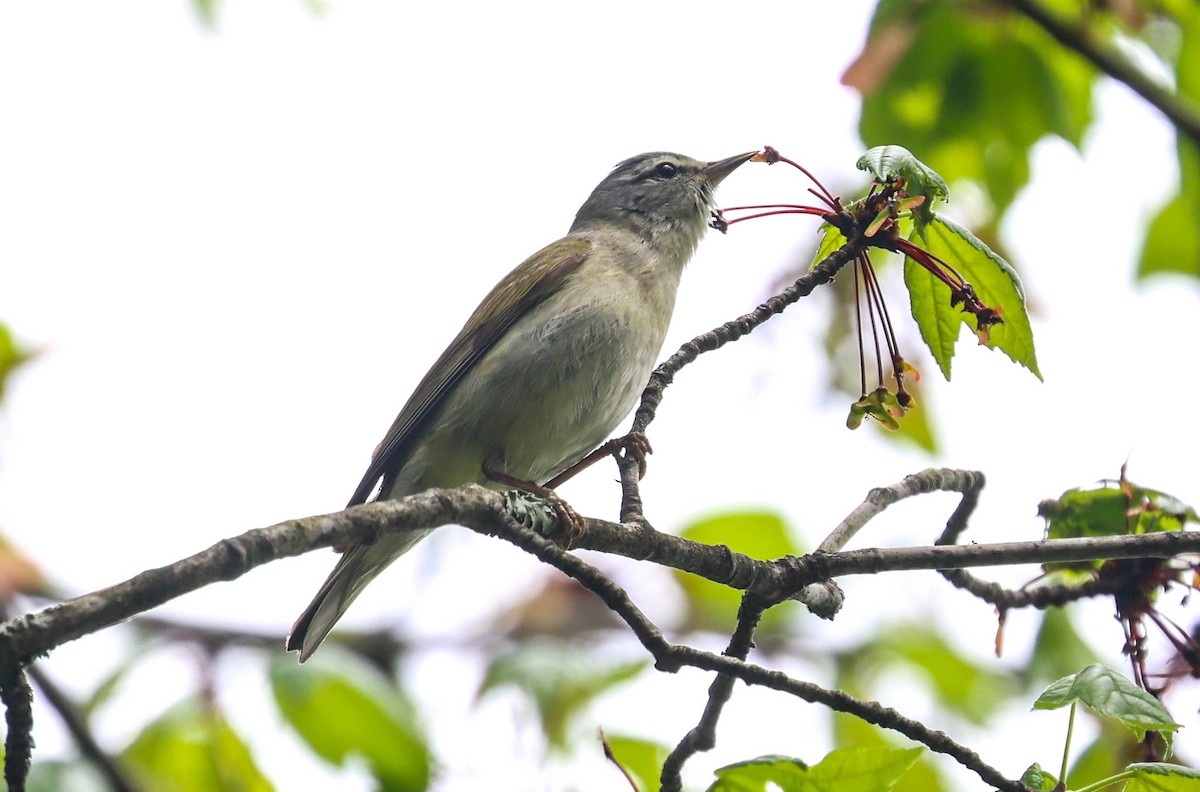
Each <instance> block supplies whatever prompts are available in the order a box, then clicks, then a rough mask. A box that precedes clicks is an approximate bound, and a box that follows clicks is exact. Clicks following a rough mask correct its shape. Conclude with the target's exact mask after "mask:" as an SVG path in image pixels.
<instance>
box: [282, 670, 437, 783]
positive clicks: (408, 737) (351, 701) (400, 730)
mask: <svg viewBox="0 0 1200 792" xmlns="http://www.w3.org/2000/svg"><path fill="white" fill-rule="evenodd" d="M326 652H327V654H326V656H325V660H326V662H328V660H329V658H331V657H333V656H334V655H337V654H338V653H337V652H336V651H335V652H330V651H329V650H328V649H327V650H326ZM271 690H272V692H273V693H274V695H275V703H276V705H277V706H278V707H279V711H280V713H281V714H282V715H283V717H284V719H285V720H286V721H287V722H288V723H289V724H290V725H291V726H292V728H294V729H295V730H296V733H297V734H299V735H300V737H301V739H303V740H304V741H305V742H306V743H308V745H309V747H310V748H312V749H313V751H314V752H315V753H316V754H317V755H318V756H320V757H321V758H323V759H325V760H326V761H328V762H331V763H333V764H335V765H338V766H343V765H344V764H345V763H346V760H347V758H349V757H350V756H358V757H361V758H362V759H364V760H365V761H366V763H367V766H368V767H369V768H370V771H371V773H372V774H373V775H374V776H375V779H376V780H377V781H378V782H379V788H380V789H382V790H387V792H422V790H425V789H427V788H428V786H429V772H430V755H429V748H428V746H427V745H426V742H425V738H424V736H423V735H422V733H421V731H420V729H419V727H418V725H417V723H416V717H415V714H414V712H413V708H412V705H411V704H410V703H409V702H408V700H407V699H406V698H405V697H404V695H403V694H402V693H401V692H400V690H399V689H397V688H396V687H395V686H394V685H392V684H390V683H389V682H388V681H387V680H385V679H384V678H383V677H381V676H380V675H379V673H378V672H377V671H375V670H374V669H373V668H371V667H369V666H367V665H365V664H362V663H358V662H353V661H351V660H350V659H349V658H348V657H347V656H345V655H339V656H338V666H337V670H336V671H334V670H332V667H327V666H321V665H316V664H313V663H308V664H306V665H303V666H301V665H299V664H297V663H296V662H295V661H294V660H293V659H292V658H291V657H279V658H278V659H276V660H275V661H274V662H272V663H271Z"/></svg>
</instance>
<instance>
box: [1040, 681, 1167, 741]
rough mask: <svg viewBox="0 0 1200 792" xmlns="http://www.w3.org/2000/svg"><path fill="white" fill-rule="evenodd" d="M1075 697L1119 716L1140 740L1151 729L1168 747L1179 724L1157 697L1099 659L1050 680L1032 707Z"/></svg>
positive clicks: (1061, 703) (1064, 702) (1063, 702)
mask: <svg viewBox="0 0 1200 792" xmlns="http://www.w3.org/2000/svg"><path fill="white" fill-rule="evenodd" d="M1076 701H1079V702H1082V703H1083V704H1086V705H1087V706H1088V707H1089V708H1091V709H1092V710H1093V711H1094V712H1096V713H1098V714H1100V715H1105V716H1107V717H1110V718H1115V719H1117V720H1118V721H1120V722H1121V723H1123V724H1125V726H1126V727H1128V728H1129V730H1130V731H1132V732H1133V734H1134V736H1135V737H1137V739H1139V740H1140V739H1142V738H1143V737H1145V736H1146V732H1148V731H1156V732H1159V733H1161V734H1162V736H1163V738H1164V739H1165V740H1166V741H1167V746H1168V748H1169V747H1170V744H1171V737H1172V735H1173V734H1174V732H1175V731H1176V730H1177V729H1179V728H1180V724H1178V723H1176V722H1175V720H1174V718H1172V717H1171V713H1169V712H1167V708H1166V707H1164V706H1163V705H1162V703H1161V702H1160V701H1159V700H1158V699H1156V698H1154V696H1152V695H1150V694H1149V693H1147V692H1146V691H1145V690H1142V689H1141V688H1140V687H1138V686H1137V685H1135V684H1134V683H1133V682H1131V681H1130V680H1129V679H1127V678H1125V677H1124V676H1122V675H1121V674H1118V673H1117V672H1116V671H1113V670H1112V669H1111V668H1106V667H1104V666H1102V665H1100V664H1099V663H1093V664H1092V665H1090V666H1088V667H1087V668H1085V669H1083V670H1082V671H1080V672H1079V673H1078V674H1072V675H1071V676H1067V677H1063V678H1062V679H1060V680H1058V681H1057V682H1054V683H1053V684H1051V685H1050V687H1048V688H1046V690H1045V691H1043V692H1042V695H1040V696H1038V698H1037V701H1035V702H1034V703H1033V708H1034V709H1058V708H1060V707H1065V706H1067V705H1069V704H1071V703H1073V702H1076Z"/></svg>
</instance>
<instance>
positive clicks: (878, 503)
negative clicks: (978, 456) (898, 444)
mask: <svg viewBox="0 0 1200 792" xmlns="http://www.w3.org/2000/svg"><path fill="white" fill-rule="evenodd" d="M985 483H986V480H985V479H984V476H983V474H982V473H980V472H978V471H973V470H950V469H946V468H941V469H937V470H924V471H922V472H920V473H914V474H912V475H910V476H905V477H904V480H903V481H900V482H899V483H897V484H892V485H891V486H889V487H876V488H875V489H873V490H871V491H870V492H869V493H867V497H866V500H864V501H863V502H862V505H860V506H858V507H857V508H856V509H855V510H854V511H852V512H850V514H849V515H847V516H846V519H844V520H842V521H841V522H840V523H839V524H838V526H837V527H836V528H834V529H833V531H831V532H830V534H829V536H827V537H825V541H823V542H821V544H820V545H818V546H817V551H818V552H821V553H836V552H837V551H838V550H841V549H842V548H843V547H845V546H846V544H847V543H848V542H849V541H850V540H851V539H852V538H854V535H855V534H857V533H858V532H859V530H860V529H861V528H862V527H863V526H864V525H866V524H867V523H868V522H870V521H871V519H873V518H874V517H875V516H876V515H878V514H879V513H880V512H882V511H883V510H884V509H887V508H888V507H889V506H891V505H893V504H895V503H897V502H898V501H902V500H904V499H905V498H911V497H913V496H915V495H924V494H926V493H929V492H960V493H962V496H963V499H962V501H961V503H960V506H959V510H956V511H955V517H952V518H951V519H952V520H954V521H955V525H958V526H960V527H959V532H960V533H961V532H962V531H963V530H965V528H966V518H967V517H969V516H970V514H971V512H972V511H974V509H975V504H976V503H977V502H978V500H979V493H980V492H982V491H983V487H984V484H985ZM962 504H969V507H967V510H966V512H965V513H963V514H961V515H960V514H959V511H961V510H962V509H963V508H964V506H963V505H962ZM955 536H957V534H955ZM952 543H953V540H951V541H949V542H941V541H939V542H938V544H952Z"/></svg>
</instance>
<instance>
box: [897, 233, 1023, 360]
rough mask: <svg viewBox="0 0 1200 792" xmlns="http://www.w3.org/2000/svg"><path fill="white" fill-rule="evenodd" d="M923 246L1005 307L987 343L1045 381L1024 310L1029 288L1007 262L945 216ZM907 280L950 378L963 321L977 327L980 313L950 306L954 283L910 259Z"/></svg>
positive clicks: (916, 312)
mask: <svg viewBox="0 0 1200 792" xmlns="http://www.w3.org/2000/svg"><path fill="white" fill-rule="evenodd" d="M923 247H924V248H925V249H926V250H928V251H929V252H930V253H932V254H934V255H935V256H937V257H938V258H940V259H942V260H943V261H945V262H947V263H948V264H950V266H952V267H954V268H955V269H956V270H958V272H959V274H960V275H962V277H963V279H964V280H966V281H967V283H970V284H971V286H973V287H974V289H975V293H976V294H977V295H978V296H979V299H980V301H982V302H983V303H984V304H985V305H987V306H988V307H991V308H998V309H999V310H1000V312H1001V316H1002V318H1003V319H1004V323H1003V324H998V325H995V326H993V327H992V328H991V331H990V334H989V335H990V337H989V339H988V341H987V343H986V344H985V346H987V347H989V348H991V349H999V350H1000V351H1001V352H1003V353H1004V354H1006V355H1007V356H1008V357H1009V358H1010V359H1012V360H1013V361H1014V362H1016V363H1019V364H1020V365H1022V366H1024V367H1025V368H1027V369H1029V370H1030V371H1031V372H1032V373H1033V374H1034V376H1036V377H1037V378H1038V379H1041V378H1042V374H1041V372H1040V371H1039V370H1038V365H1037V355H1036V353H1035V352H1034V348H1033V329H1032V328H1031V327H1030V325H1029V314H1028V312H1027V311H1026V309H1025V292H1024V289H1023V288H1022V287H1021V280H1020V278H1019V277H1017V273H1016V271H1015V270H1013V268H1012V267H1011V266H1009V264H1008V262H1007V261H1005V260H1004V259H1002V258H1001V257H1000V256H998V255H997V254H996V253H994V252H993V251H992V250H991V249H990V248H989V247H988V246H987V245H985V244H983V242H981V241H979V240H978V239H977V238H976V237H975V235H974V234H972V233H971V232H970V231H968V230H967V229H965V228H963V227H962V226H960V225H958V224H957V223H954V222H952V221H950V220H948V219H946V218H945V217H942V216H940V215H939V216H937V217H935V218H934V220H933V222H932V223H930V224H929V226H928V227H927V228H926V235H925V244H924V245H923ZM904 282H905V285H907V287H908V291H909V295H910V299H911V301H912V314H913V318H914V319H915V320H916V322H917V326H918V327H919V328H920V330H921V337H922V338H924V339H925V343H926V344H927V345H928V346H929V350H930V351H931V352H932V353H933V357H934V359H935V360H936V361H937V363H938V366H939V368H941V370H942V375H943V376H944V377H945V378H946V379H947V380H948V379H950V359H951V358H952V357H953V355H954V344H955V342H956V341H957V340H958V336H959V332H960V329H961V325H962V324H966V325H967V326H968V327H970V328H971V330H972V332H975V331H977V330H978V327H977V326H976V323H975V317H974V316H973V315H971V314H969V313H964V312H963V311H961V310H960V309H959V308H958V307H955V306H953V305H951V292H950V287H949V286H947V285H946V284H944V283H942V282H941V281H939V280H937V279H936V278H934V277H933V276H932V275H931V274H930V273H929V272H928V271H927V270H926V269H925V268H924V267H922V266H920V265H919V264H917V263H916V262H914V261H912V260H911V259H906V260H905V262H904Z"/></svg>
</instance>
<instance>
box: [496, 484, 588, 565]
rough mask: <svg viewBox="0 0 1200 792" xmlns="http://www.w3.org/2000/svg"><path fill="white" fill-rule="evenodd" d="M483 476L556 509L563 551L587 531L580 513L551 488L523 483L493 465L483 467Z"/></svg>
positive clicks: (560, 543)
mask: <svg viewBox="0 0 1200 792" xmlns="http://www.w3.org/2000/svg"><path fill="white" fill-rule="evenodd" d="M483 475H485V476H487V477H488V478H489V479H491V480H492V481H494V482H496V483H497V484H503V485H504V486H506V487H512V488H513V489H515V490H519V491H521V492H528V493H529V494H531V495H536V496H538V497H539V498H541V499H543V500H545V501H546V502H547V503H549V504H550V506H551V507H552V508H553V509H554V513H555V515H557V516H558V521H559V524H560V525H561V526H562V530H563V537H562V539H561V540H560V541H559V545H560V546H562V547H563V549H566V548H568V547H570V546H571V543H572V542H573V541H575V540H576V539H578V538H579V537H581V536H583V534H584V532H586V531H587V522H586V521H585V520H584V519H583V517H581V516H580V515H579V512H577V511H575V510H574V509H573V508H571V504H569V503H567V502H566V501H565V500H563V499H562V497H560V496H559V494H558V493H557V492H555V491H554V490H553V489H551V488H550V487H549V486H543V485H541V484H537V483H535V482H532V481H523V480H521V479H519V478H516V477H515V476H510V475H508V474H507V473H505V472H504V471H501V470H496V469H495V467H494V466H492V465H484V466H483Z"/></svg>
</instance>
